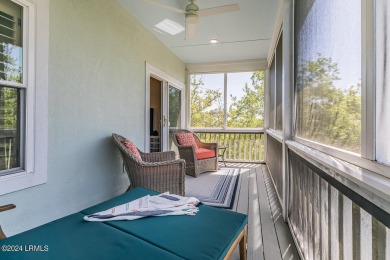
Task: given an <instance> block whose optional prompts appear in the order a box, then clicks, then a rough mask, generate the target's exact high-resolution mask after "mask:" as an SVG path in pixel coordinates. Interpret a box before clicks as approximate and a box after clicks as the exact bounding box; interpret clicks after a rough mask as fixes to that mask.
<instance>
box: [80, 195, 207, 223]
mask: <svg viewBox="0 0 390 260" xmlns="http://www.w3.org/2000/svg"><path fill="white" fill-rule="evenodd" d="M199 203H200V201H199V200H198V199H196V198H194V197H182V196H179V195H175V194H169V192H165V193H162V194H159V195H156V196H150V195H147V196H145V197H142V198H139V199H137V200H133V201H130V202H128V203H125V204H122V205H119V206H116V207H113V208H111V209H108V210H105V211H102V212H99V213H95V214H92V215H89V216H85V217H84V220H87V221H110V220H134V219H139V218H144V217H149V216H158V217H161V216H171V215H195V214H196V213H197V212H198V210H199V209H198V207H197V205H198V204H199Z"/></svg>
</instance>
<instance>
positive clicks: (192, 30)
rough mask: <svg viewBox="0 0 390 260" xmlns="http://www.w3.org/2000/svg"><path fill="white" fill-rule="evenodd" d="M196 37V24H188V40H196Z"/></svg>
mask: <svg viewBox="0 0 390 260" xmlns="http://www.w3.org/2000/svg"><path fill="white" fill-rule="evenodd" d="M195 36H196V24H195V23H187V22H186V40H191V39H195Z"/></svg>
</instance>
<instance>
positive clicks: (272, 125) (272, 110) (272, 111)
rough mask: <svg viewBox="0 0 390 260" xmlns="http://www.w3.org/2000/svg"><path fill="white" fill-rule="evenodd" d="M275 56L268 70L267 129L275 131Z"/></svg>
mask: <svg viewBox="0 0 390 260" xmlns="http://www.w3.org/2000/svg"><path fill="white" fill-rule="evenodd" d="M275 76H276V75H275V56H274V58H273V60H272V63H271V67H270V68H269V77H270V81H269V83H270V84H269V85H270V87H269V97H270V99H269V127H270V128H272V129H275V113H276V112H275V111H276V105H275V104H276V101H275V88H276V82H275Z"/></svg>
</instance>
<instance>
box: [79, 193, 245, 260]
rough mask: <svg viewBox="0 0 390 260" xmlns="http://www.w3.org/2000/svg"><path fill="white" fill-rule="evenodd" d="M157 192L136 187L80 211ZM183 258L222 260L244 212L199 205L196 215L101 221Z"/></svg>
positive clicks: (242, 223)
mask: <svg viewBox="0 0 390 260" xmlns="http://www.w3.org/2000/svg"><path fill="white" fill-rule="evenodd" d="M147 194H149V195H156V194H158V193H157V192H154V191H150V190H147V189H143V188H135V189H133V190H131V191H129V192H127V193H125V194H122V195H120V196H118V197H116V198H113V199H111V200H108V201H106V202H103V203H101V204H98V205H96V206H94V207H91V208H88V209H85V210H83V211H81V213H82V214H85V215H90V214H93V213H97V212H100V211H103V210H107V209H109V208H111V207H114V206H117V205H120V204H124V203H126V202H129V201H131V200H134V199H137V198H140V197H143V196H145V195H147ZM104 223H105V224H106V225H109V226H112V227H114V228H117V229H119V230H122V231H123V232H125V233H128V234H131V235H133V236H135V237H137V238H139V239H142V240H144V241H146V242H148V243H150V244H152V245H154V246H156V247H159V248H161V249H163V250H166V251H168V252H170V253H172V254H174V255H176V256H178V257H182V258H186V259H222V258H223V257H224V256H225V255H226V253H227V251H228V250H229V248H230V247H231V245H232V243H233V242H234V240H235V239H236V238H237V236H238V235H239V233H240V232H241V231H242V229H243V228H244V227H245V225H246V224H247V217H246V215H243V214H240V213H236V212H231V211H228V210H224V209H218V208H212V207H209V206H204V205H201V206H200V207H199V212H198V213H197V214H196V216H187V215H185V216H169V217H148V218H143V219H139V220H135V221H109V222H104Z"/></svg>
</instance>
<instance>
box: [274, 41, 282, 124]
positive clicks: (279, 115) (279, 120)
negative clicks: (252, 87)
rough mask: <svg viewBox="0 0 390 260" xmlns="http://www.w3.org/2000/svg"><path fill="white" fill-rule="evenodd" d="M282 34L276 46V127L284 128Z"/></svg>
mask: <svg viewBox="0 0 390 260" xmlns="http://www.w3.org/2000/svg"><path fill="white" fill-rule="evenodd" d="M282 37H283V36H282V35H281V36H280V38H279V41H278V45H277V47H276V54H275V56H276V64H275V74H276V75H275V83H276V84H275V102H276V104H275V107H276V116H275V119H276V121H275V129H276V130H280V131H281V130H283V123H282V122H283V115H282V89H283V43H282Z"/></svg>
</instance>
